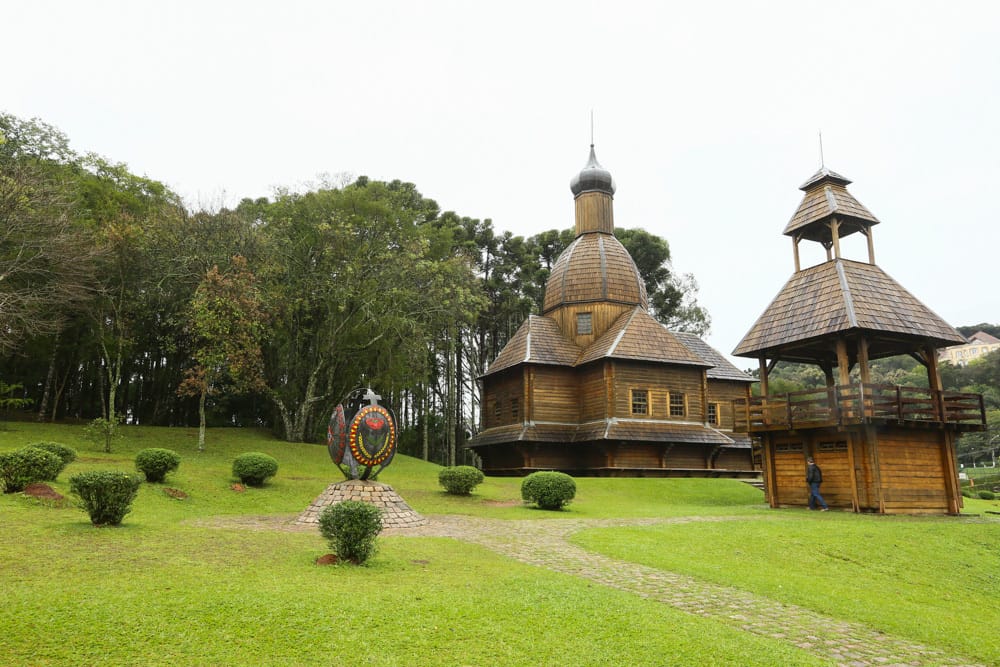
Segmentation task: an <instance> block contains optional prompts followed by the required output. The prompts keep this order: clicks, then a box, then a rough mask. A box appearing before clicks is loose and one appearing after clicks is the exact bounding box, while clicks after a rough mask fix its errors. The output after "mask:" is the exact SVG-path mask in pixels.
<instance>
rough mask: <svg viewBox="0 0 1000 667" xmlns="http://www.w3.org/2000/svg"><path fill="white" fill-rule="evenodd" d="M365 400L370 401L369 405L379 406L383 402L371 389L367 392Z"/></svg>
mask: <svg viewBox="0 0 1000 667" xmlns="http://www.w3.org/2000/svg"><path fill="white" fill-rule="evenodd" d="M364 399H365V400H366V401H368V405H378V402H379V401H381V400H382V397H381V396H379V395H378V394H376V393H375V392H374V391H372V388H371V387H368V390H367V391H366V392H365V395H364Z"/></svg>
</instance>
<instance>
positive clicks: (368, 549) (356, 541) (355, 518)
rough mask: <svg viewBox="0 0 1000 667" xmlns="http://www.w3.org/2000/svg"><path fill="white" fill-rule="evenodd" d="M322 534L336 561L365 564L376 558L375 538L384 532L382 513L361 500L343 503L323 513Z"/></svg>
mask: <svg viewBox="0 0 1000 667" xmlns="http://www.w3.org/2000/svg"><path fill="white" fill-rule="evenodd" d="M319 532H320V534H322V535H323V537H325V538H326V540H327V542H329V544H330V549H332V550H333V553H335V554H337V558H339V559H341V560H349V561H352V562H354V563H359V564H360V563H364V562H365V561H366V560H368V559H369V558H371V557H372V556H373V555H374V554H375V549H376V544H375V538H377V537H378V534H379V533H380V532H382V511H381V510H380V509H379V508H377V507H375V506H374V505H372V504H370V503H363V502H361V501H360V500H344V501H342V502H339V503H337V504H335V505H330V506H329V507H327V508H326V509H324V510H323V511H322V512H321V513H320V515H319Z"/></svg>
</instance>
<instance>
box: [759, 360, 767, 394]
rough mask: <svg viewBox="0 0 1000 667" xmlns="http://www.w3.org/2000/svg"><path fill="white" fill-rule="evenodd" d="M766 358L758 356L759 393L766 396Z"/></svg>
mask: <svg viewBox="0 0 1000 667" xmlns="http://www.w3.org/2000/svg"><path fill="white" fill-rule="evenodd" d="M768 370H769V368H768V365H767V358H766V357H763V356H761V357H760V395H761V396H767V373H768Z"/></svg>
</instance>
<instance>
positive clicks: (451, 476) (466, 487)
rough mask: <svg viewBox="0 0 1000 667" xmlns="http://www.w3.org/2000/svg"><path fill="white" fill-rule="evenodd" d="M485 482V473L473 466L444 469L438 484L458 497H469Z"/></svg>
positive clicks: (440, 473)
mask: <svg viewBox="0 0 1000 667" xmlns="http://www.w3.org/2000/svg"><path fill="white" fill-rule="evenodd" d="M482 481H483V471H482V470H480V469H479V468H473V467H472V466H455V467H453V468H444V469H443V470H441V472H439V473H438V482H439V483H440V484H441V486H443V487H444V489H445V491H447V492H448V493H450V494H452V495H456V496H467V495H469V494H470V493H472V489H474V488H476V486H477V485H479V484H480V483H482Z"/></svg>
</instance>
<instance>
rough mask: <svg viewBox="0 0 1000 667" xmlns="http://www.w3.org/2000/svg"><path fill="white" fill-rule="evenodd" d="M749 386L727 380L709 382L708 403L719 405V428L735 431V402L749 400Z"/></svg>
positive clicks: (744, 383)
mask: <svg viewBox="0 0 1000 667" xmlns="http://www.w3.org/2000/svg"><path fill="white" fill-rule="evenodd" d="M748 387H749V384H748V383H746V382H729V381H726V380H709V381H708V402H709V403H718V404H719V426H718V427H717V428H720V429H723V430H726V431H732V430H733V426H734V424H733V401H735V400H736V399H740V398H747V392H748Z"/></svg>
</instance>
